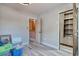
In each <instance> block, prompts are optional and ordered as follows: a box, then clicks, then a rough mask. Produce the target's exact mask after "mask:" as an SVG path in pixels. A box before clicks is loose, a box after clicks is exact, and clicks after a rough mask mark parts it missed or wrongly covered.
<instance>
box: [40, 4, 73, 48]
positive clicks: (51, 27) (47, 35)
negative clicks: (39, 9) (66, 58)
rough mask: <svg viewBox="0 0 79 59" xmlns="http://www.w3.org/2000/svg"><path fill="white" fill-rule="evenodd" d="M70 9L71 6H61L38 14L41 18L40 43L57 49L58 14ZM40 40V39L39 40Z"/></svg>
mask: <svg viewBox="0 0 79 59" xmlns="http://www.w3.org/2000/svg"><path fill="white" fill-rule="evenodd" d="M69 9H72V4H63V5H60V6H57V7H55V8H53V9H52V10H50V11H48V12H46V13H44V14H40V18H41V17H42V19H43V20H42V21H43V23H42V31H43V32H42V35H43V37H42V43H43V44H45V45H48V46H50V47H53V48H56V49H59V12H62V11H64V10H69ZM39 40H40V39H39Z"/></svg>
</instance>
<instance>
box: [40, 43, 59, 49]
mask: <svg viewBox="0 0 79 59" xmlns="http://www.w3.org/2000/svg"><path fill="white" fill-rule="evenodd" d="M41 44H43V45H46V46H48V47H51V48H54V49H57V50H58V49H59V48H58V47H56V46H54V45H50V44H47V43H44V42H41Z"/></svg>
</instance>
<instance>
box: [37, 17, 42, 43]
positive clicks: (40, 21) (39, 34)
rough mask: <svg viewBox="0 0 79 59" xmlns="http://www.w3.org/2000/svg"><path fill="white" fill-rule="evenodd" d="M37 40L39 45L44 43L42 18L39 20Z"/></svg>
mask: <svg viewBox="0 0 79 59" xmlns="http://www.w3.org/2000/svg"><path fill="white" fill-rule="evenodd" d="M36 39H37V42H38V43H41V42H42V18H40V19H38V20H37V27H36Z"/></svg>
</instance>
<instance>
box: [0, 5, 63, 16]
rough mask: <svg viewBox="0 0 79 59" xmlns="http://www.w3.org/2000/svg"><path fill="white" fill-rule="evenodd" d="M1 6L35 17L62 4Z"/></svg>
mask: <svg viewBox="0 0 79 59" xmlns="http://www.w3.org/2000/svg"><path fill="white" fill-rule="evenodd" d="M1 5H5V6H9V7H11V8H14V9H16V10H18V11H21V12H24V13H26V12H30V13H33V14H36V15H37V14H41V13H44V12H47V11H49V10H51V9H53V8H55V7H56V6H59V5H62V3H33V4H30V5H29V6H24V5H21V4H19V3H2V4H1Z"/></svg>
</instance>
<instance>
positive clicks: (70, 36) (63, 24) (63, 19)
mask: <svg viewBox="0 0 79 59" xmlns="http://www.w3.org/2000/svg"><path fill="white" fill-rule="evenodd" d="M77 10H78V9H77V8H76V4H75V3H73V9H70V10H66V11H64V12H61V13H60V14H59V18H60V19H59V21H60V23H59V25H60V27H59V31H60V34H59V36H60V40H59V45H60V49H61V48H62V47H63V49H65V50H68V49H69V50H70V51H71V53H72V55H77V52H78V46H77V45H78V43H77V42H78V41H77V36H78V35H77ZM69 50H68V51H69Z"/></svg>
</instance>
